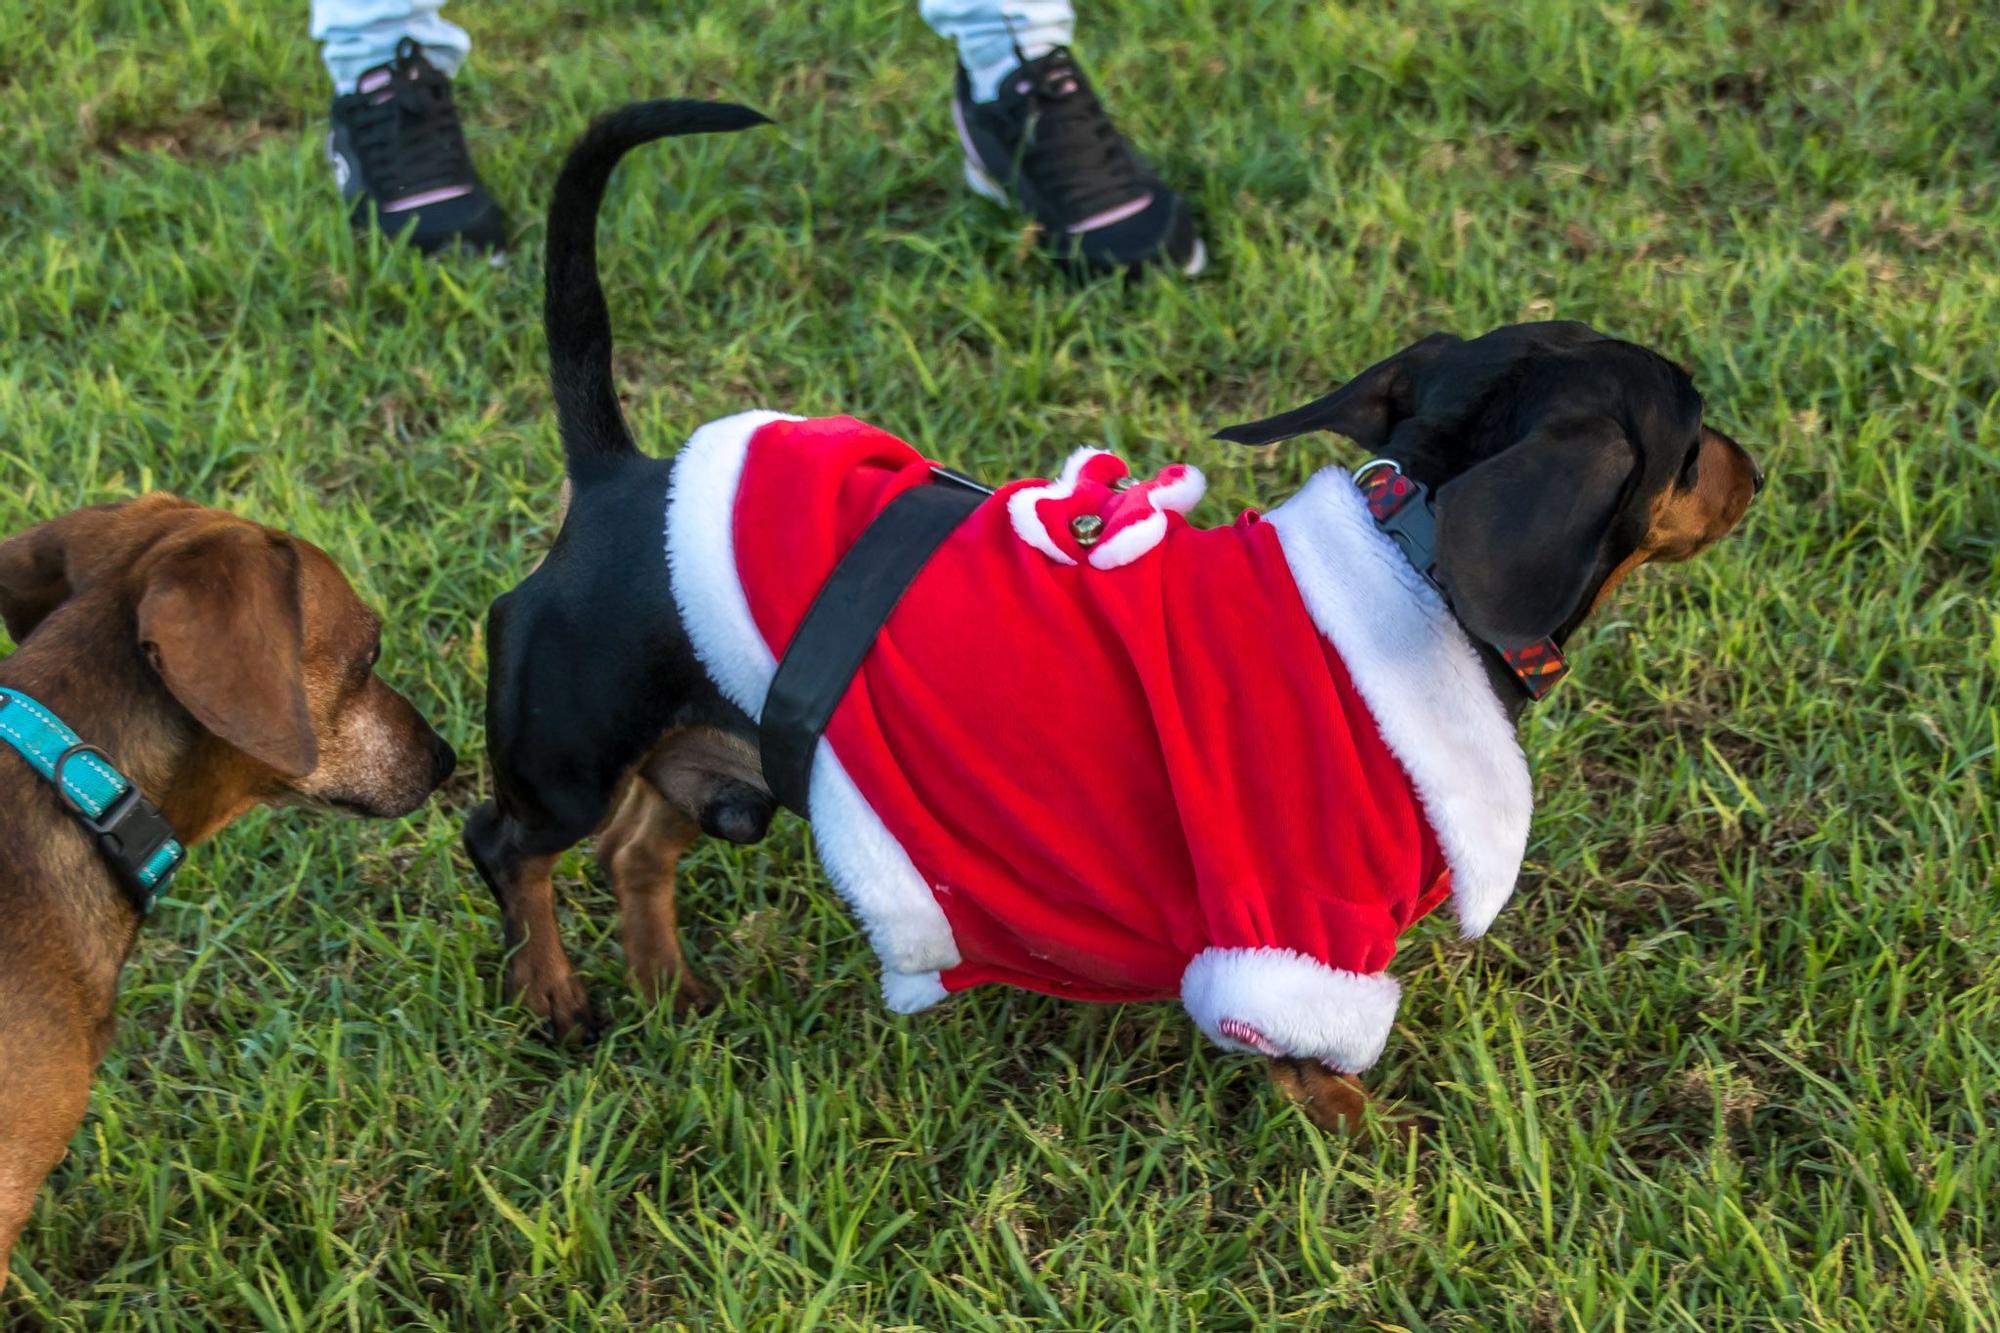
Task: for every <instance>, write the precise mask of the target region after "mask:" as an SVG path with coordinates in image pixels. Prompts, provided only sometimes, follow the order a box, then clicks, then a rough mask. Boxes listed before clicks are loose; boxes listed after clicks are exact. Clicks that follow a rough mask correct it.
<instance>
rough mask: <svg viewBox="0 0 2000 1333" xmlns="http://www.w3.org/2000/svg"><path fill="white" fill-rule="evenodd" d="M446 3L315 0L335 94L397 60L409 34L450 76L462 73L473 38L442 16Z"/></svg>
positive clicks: (317, 35)
mask: <svg viewBox="0 0 2000 1333" xmlns="http://www.w3.org/2000/svg"><path fill="white" fill-rule="evenodd" d="M442 8H444V0H312V37H313V40H314V41H316V42H318V43H319V53H320V58H321V59H323V60H324V61H326V72H327V74H328V75H329V76H330V77H331V78H332V79H333V95H334V96H335V97H343V96H345V95H346V94H348V93H351V92H353V91H354V85H355V84H356V83H358V82H359V81H360V79H361V76H362V75H363V74H364V73H366V72H367V71H368V70H371V69H373V68H375V67H376V66H378V65H386V64H388V63H389V62H391V61H392V60H394V59H395V58H396V43H398V42H400V41H402V40H403V39H404V38H405V37H408V38H410V39H411V40H413V41H415V42H416V44H417V45H418V46H420V47H422V48H423V51H424V58H425V59H427V60H429V61H430V62H431V64H432V65H434V66H436V67H437V69H438V70H439V71H440V72H441V73H443V74H444V75H445V76H446V77H447V78H448V77H450V76H451V75H453V74H456V73H457V72H458V67H459V64H460V63H461V62H462V61H463V60H464V59H465V53H466V52H467V51H469V50H471V49H472V39H471V38H469V37H467V36H466V35H465V29H463V28H461V27H458V26H457V25H456V24H452V23H447V22H445V21H444V20H443V19H441V18H439V17H438V10H440V9H442Z"/></svg>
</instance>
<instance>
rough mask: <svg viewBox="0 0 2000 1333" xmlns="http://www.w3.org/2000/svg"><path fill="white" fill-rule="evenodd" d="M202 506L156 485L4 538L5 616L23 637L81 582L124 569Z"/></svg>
mask: <svg viewBox="0 0 2000 1333" xmlns="http://www.w3.org/2000/svg"><path fill="white" fill-rule="evenodd" d="M199 508H200V506H198V505H194V504H191V503H189V502H188V501H186V500H183V499H181V498H180V497H179V496H176V495H168V494H166V493H165V492H163V491H154V492H153V493H151V494H150V495H142V496H139V497H138V498H137V499H133V500H118V501H114V502H112V503H110V504H98V505H86V506H85V507H84V508H82V509H72V510H71V511H70V512H69V513H67V514H64V515H62V516H61V517H59V518H52V519H50V520H49V521H48V522H46V523H39V524H36V525H35V526H34V527H32V528H29V529H28V530H27V531H26V532H21V533H17V534H15V535H14V536H13V537H10V538H8V539H7V540H6V541H4V542H0V621H4V622H5V623H6V625H7V633H8V634H9V635H10V636H11V637H12V638H13V640H14V642H16V643H19V642H20V641H21V640H23V639H25V638H27V637H28V635H30V634H32V633H33V632H34V631H35V627H36V626H38V625H40V624H41V623H42V621H43V620H45V619H47V618H48V616H49V613H50V612H52V611H54V610H55V609H56V608H57V607H59V606H61V605H62V604H63V603H64V602H65V601H67V600H68V599H69V598H70V597H71V596H73V595H74V594H75V593H76V592H78V591H79V590H80V589H83V588H86V587H88V586H90V584H91V583H92V582H93V581H94V580H98V579H102V578H105V577H108V576H112V575H115V574H117V573H120V572H122V571H123V569H124V568H125V566H126V565H127V563H129V562H130V561H131V559H132V557H133V556H134V554H135V553H137V552H138V551H139V550H140V549H141V548H142V547H143V546H145V545H146V544H147V543H149V542H151V541H152V540H154V539H155V538H156V537H157V536H159V535H160V534H161V533H162V532H164V531H165V530H166V529H167V528H168V527H169V526H170V525H171V524H172V523H174V522H176V521H178V520H179V519H180V518H183V517H186V516H187V515H190V514H193V513H195V512H197V511H198V510H199Z"/></svg>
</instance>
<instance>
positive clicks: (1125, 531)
mask: <svg viewBox="0 0 2000 1333" xmlns="http://www.w3.org/2000/svg"><path fill="white" fill-rule="evenodd" d="M1166 535H1167V516H1166V515H1165V514H1162V513H1161V512H1160V511H1159V510H1157V509H1156V510H1154V511H1153V512H1152V513H1150V514H1148V515H1146V516H1145V517H1144V518H1142V519H1140V520H1139V521H1138V522H1137V523H1128V524H1127V525H1126V526H1124V527H1122V528H1120V529H1119V530H1118V532H1117V533H1116V535H1114V536H1113V537H1112V538H1111V539H1110V540H1109V541H1103V542H1099V543H1098V544H1097V546H1096V547H1095V548H1093V549H1092V551H1091V553H1090V567H1091V568H1092V569H1122V568H1124V567H1125V566H1126V565H1129V564H1131V563H1132V562H1133V561H1134V560H1137V559H1138V558H1139V557H1140V556H1142V555H1144V554H1146V552H1148V551H1150V550H1152V549H1153V548H1154V547H1155V546H1158V545H1159V544H1160V539H1161V538H1162V537H1164V536H1166Z"/></svg>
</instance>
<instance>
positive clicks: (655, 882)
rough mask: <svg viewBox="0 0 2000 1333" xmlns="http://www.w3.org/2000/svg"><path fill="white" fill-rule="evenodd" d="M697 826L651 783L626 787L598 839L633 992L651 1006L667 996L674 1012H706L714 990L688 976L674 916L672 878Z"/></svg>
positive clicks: (697, 834) (698, 833)
mask: <svg viewBox="0 0 2000 1333" xmlns="http://www.w3.org/2000/svg"><path fill="white" fill-rule="evenodd" d="M700 836H701V826H700V825H698V824H696V823H695V821H694V820H693V819H692V818H690V817H689V816H687V815H685V814H683V813H682V812H681V811H679V810H676V809H675V808H674V807H673V806H671V805H669V804H668V803H667V801H666V800H665V798H663V797H662V796H661V795H660V794H659V793H658V792H657V791H655V790H654V789H653V787H652V786H651V784H650V783H647V782H645V781H643V780H635V781H632V782H629V783H627V784H626V786H625V795H624V797H623V799H621V800H620V801H619V803H618V809H617V810H616V812H615V813H613V814H612V816H611V821H610V823H608V824H606V825H605V827H604V831H603V832H602V833H601V834H599V835H598V839H597V859H598V863H599V864H600V865H602V866H603V867H604V868H605V871H606V873H608V874H609V875H610V877H611V887H612V889H613V890H614V891H615V892H616V893H617V895H618V925H619V932H620V934H621V936H622V937H623V939H624V942H625V966H626V968H627V970H628V971H629V973H630V975H631V978H632V984H633V986H634V987H635V988H636V989H637V990H638V992H639V994H640V995H642V996H644V997H645V998H646V999H647V1001H648V1002H652V1003H657V1002H658V1001H659V999H660V997H661V996H663V995H668V994H671V995H672V996H673V997H674V1008H675V1009H676V1010H677V1011H682V1012H685V1011H688V1010H694V1009H706V1008H708V1007H709V1006H710V1005H713V1004H714V1003H715V1001H716V999H717V998H718V997H717V995H716V991H715V988H714V987H712V986H710V985H709V984H708V983H707V982H705V981H702V980H701V979H699V978H698V977H696V976H695V975H694V973H693V972H691V971H689V970H688V966H687V960H686V959H685V958H684V957H683V956H682V954H681V933H680V921H679V919H678V918H677V917H676V915H675V913H674V871H675V868H676V867H677V866H678V865H679V864H680V859H681V854H682V853H683V852H685V851H686V850H687V849H688V847H689V846H690V845H691V844H693V842H694V840H695V839H696V838H698V837H700Z"/></svg>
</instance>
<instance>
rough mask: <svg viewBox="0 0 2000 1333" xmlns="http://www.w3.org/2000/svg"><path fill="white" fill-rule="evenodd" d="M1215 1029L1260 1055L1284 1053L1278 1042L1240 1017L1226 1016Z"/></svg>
mask: <svg viewBox="0 0 2000 1333" xmlns="http://www.w3.org/2000/svg"><path fill="white" fill-rule="evenodd" d="M1215 1030H1216V1031H1217V1032H1220V1033H1221V1034H1222V1035H1223V1036H1225V1037H1227V1038H1229V1039H1230V1040H1231V1041H1234V1042H1241V1043H1242V1044H1243V1045H1245V1046H1248V1047H1249V1048H1250V1049H1251V1050H1253V1051H1256V1052H1257V1053H1258V1054H1260V1055H1283V1054H1284V1052H1283V1051H1281V1050H1279V1049H1278V1047H1277V1044H1276V1043H1275V1042H1273V1041H1272V1040H1271V1039H1270V1038H1269V1037H1267V1036H1265V1035H1264V1034H1263V1033H1261V1032H1259V1031H1258V1030H1257V1029H1256V1028H1253V1027H1251V1026H1250V1025H1249V1024H1248V1023H1246V1022H1244V1021H1243V1020H1242V1019H1240V1018H1225V1019H1222V1020H1220V1021H1218V1022H1217V1023H1216V1025H1215Z"/></svg>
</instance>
